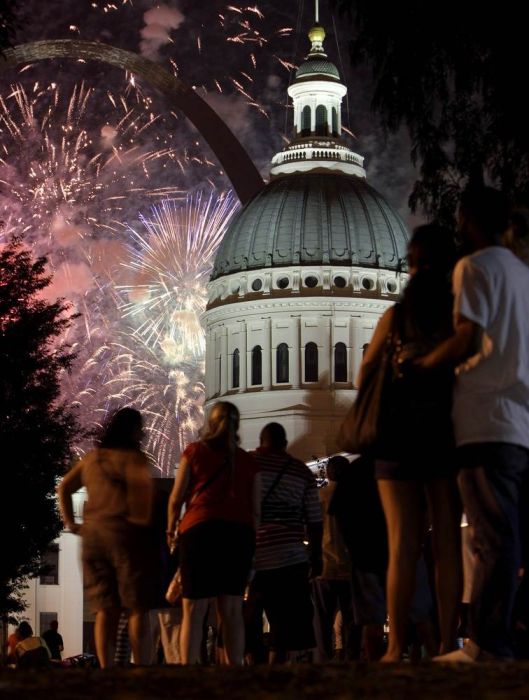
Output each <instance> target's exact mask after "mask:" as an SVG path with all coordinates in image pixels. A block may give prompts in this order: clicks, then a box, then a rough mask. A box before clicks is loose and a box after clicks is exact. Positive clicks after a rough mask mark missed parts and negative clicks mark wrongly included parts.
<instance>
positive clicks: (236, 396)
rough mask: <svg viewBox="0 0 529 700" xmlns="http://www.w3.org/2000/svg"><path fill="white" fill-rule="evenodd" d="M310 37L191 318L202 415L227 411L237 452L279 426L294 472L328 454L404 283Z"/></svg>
mask: <svg viewBox="0 0 529 700" xmlns="http://www.w3.org/2000/svg"><path fill="white" fill-rule="evenodd" d="M324 38H325V32H324V29H323V28H322V27H321V26H319V25H316V26H314V27H313V28H312V29H311V31H310V32H309V39H310V41H311V50H310V53H309V55H308V57H307V59H306V60H305V61H304V62H303V63H302V65H301V66H300V68H299V69H298V71H297V73H296V77H295V80H294V82H293V83H292V85H291V86H290V87H289V88H288V93H289V95H290V97H291V98H292V101H293V108H294V109H293V112H294V134H293V139H292V141H291V142H290V143H289V144H288V145H287V146H286V147H285V148H284V149H283V150H282V151H281V152H280V153H278V154H276V155H275V156H274V158H273V159H272V164H271V169H270V181H269V183H268V184H267V185H266V186H265V187H264V188H263V189H262V190H261V191H260V192H259V193H258V194H257V195H256V196H255V197H254V198H253V199H252V200H251V201H250V202H249V203H248V204H246V206H245V207H244V208H243V209H242V210H241V211H240V212H239V213H238V215H237V216H236V218H235V219H234V220H233V222H232V224H231V226H230V228H229V230H228V231H227V233H226V235H225V237H224V240H223V242H222V243H221V246H220V248H219V251H218V253H217V256H216V260H215V265H214V270H213V273H212V276H211V280H210V283H209V286H208V294H209V297H208V305H207V309H206V312H205V313H204V317H203V321H204V324H205V329H206V397H207V407H209V406H211V405H212V404H213V403H214V402H215V401H217V400H220V399H225V400H229V401H232V402H233V403H235V404H236V405H237V406H238V408H239V410H240V412H241V419H242V420H241V444H242V446H243V447H244V448H247V449H251V448H254V447H256V446H257V444H258V438H259V432H260V430H261V428H262V427H263V426H264V425H265V424H266V423H268V422H270V421H277V422H279V423H282V424H283V425H284V427H285V429H286V431H287V435H288V438H289V450H290V451H291V452H292V453H293V454H294V455H296V456H297V457H300V458H301V459H303V460H305V461H308V460H310V459H312V458H313V457H318V458H321V457H323V456H325V455H329V454H332V453H333V452H335V451H336V449H337V445H336V433H337V430H338V427H339V425H340V423H341V420H342V418H343V416H344V414H345V412H346V411H347V409H348V408H349V406H350V405H351V402H352V401H353V399H354V396H355V376H356V374H357V371H358V368H359V366H360V363H361V360H362V353H363V351H364V349H365V347H366V345H367V344H368V343H369V341H370V338H371V335H372V333H373V329H374V327H375V325H376V323H377V321H378V319H379V317H380V316H381V315H382V313H383V312H384V311H385V309H386V308H387V307H388V306H390V305H391V304H392V303H393V302H395V300H396V299H397V298H398V295H399V293H400V291H401V286H402V285H403V283H404V282H405V280H406V277H407V276H406V274H405V270H406V248H407V241H408V232H407V230H406V226H405V225H404V223H403V221H402V220H401V218H400V217H399V215H398V214H397V212H396V211H395V210H394V209H393V208H392V207H391V205H390V204H389V203H388V202H387V201H386V200H385V199H384V197H383V196H382V195H381V194H380V193H378V192H377V191H376V190H374V189H373V188H372V187H371V186H370V185H369V184H368V183H367V181H366V172H365V170H364V167H363V160H364V159H363V158H362V156H360V155H358V154H357V153H354V152H353V151H352V150H351V149H350V148H349V147H348V145H347V144H346V142H345V141H344V140H343V139H342V135H341V133H342V126H341V103H342V99H343V97H344V95H345V94H346V91H347V89H346V87H345V85H343V84H342V83H341V81H340V75H339V72H338V69H337V68H336V66H335V65H334V64H333V63H331V62H330V61H329V59H328V58H327V55H326V54H325V52H324V48H323V40H324Z"/></svg>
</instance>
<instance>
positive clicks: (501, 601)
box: [417, 187, 529, 661]
mask: <svg viewBox="0 0 529 700" xmlns="http://www.w3.org/2000/svg"><path fill="white" fill-rule="evenodd" d="M507 211H508V210H507V206H506V202H505V200H504V198H503V195H501V193H499V192H497V191H496V190H493V189H491V188H485V187H483V188H481V189H480V190H479V191H476V190H471V191H470V190H469V191H467V192H465V193H464V195H463V197H462V199H461V203H460V209H459V229H460V233H461V235H462V237H463V239H464V242H465V244H467V245H468V246H469V248H470V249H472V250H473V251H474V252H473V253H472V254H471V255H468V256H466V257H464V258H462V259H461V260H460V261H459V263H458V264H457V265H456V268H455V270H454V276H453V287H454V324H455V333H454V335H453V336H452V337H451V338H449V339H448V340H447V341H445V342H444V343H442V344H441V345H440V346H439V347H438V348H436V349H435V350H434V351H433V352H431V353H430V354H429V355H427V356H426V357H424V358H422V359H421V360H419V361H418V362H417V364H418V365H419V366H421V367H422V368H423V369H425V370H427V369H429V368H431V367H434V366H437V365H439V364H442V363H446V362H451V363H453V364H454V365H455V366H456V367H457V369H456V374H457V381H456V387H455V391H454V405H453V420H454V429H455V434H456V441H457V446H458V452H459V461H460V466H461V471H460V474H459V486H460V491H461V497H462V500H463V506H464V509H465V512H466V513H467V516H468V519H469V522H470V524H471V525H472V527H473V546H474V550H475V554H476V568H475V573H474V583H473V588H472V596H471V602H470V611H469V613H470V615H469V635H470V641H469V643H468V644H467V645H466V646H465V648H464V649H461V650H458V651H455V652H452V653H451V654H446V655H445V656H443V657H438V660H440V661H475V660H477V659H486V658H510V657H512V651H511V648H510V632H511V617H512V609H513V602H514V596H515V592H516V586H517V573H518V568H519V565H520V535H519V520H518V506H519V504H518V501H519V491H520V483H521V480H522V477H523V475H524V473H525V472H526V471H527V470H528V468H529V268H528V267H527V266H526V265H524V264H523V263H522V262H521V261H520V260H519V259H518V258H517V257H516V256H515V255H514V254H513V253H512V252H511V251H510V250H508V249H507V248H504V247H503V246H501V242H500V241H501V235H502V234H503V232H504V231H505V229H506V227H507Z"/></svg>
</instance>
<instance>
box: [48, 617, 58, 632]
mask: <svg viewBox="0 0 529 700" xmlns="http://www.w3.org/2000/svg"><path fill="white" fill-rule="evenodd" d="M58 629H59V623H58V622H57V620H52V621H51V622H50V630H53V631H54V632H57V630H58Z"/></svg>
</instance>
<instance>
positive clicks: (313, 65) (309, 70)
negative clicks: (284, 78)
mask: <svg viewBox="0 0 529 700" xmlns="http://www.w3.org/2000/svg"><path fill="white" fill-rule="evenodd" d="M315 76H322V77H323V79H324V80H328V79H329V78H331V79H332V80H340V74H339V73H338V68H336V66H335V65H334V63H331V62H330V61H327V60H326V59H325V58H310V57H309V58H308V59H307V60H306V61H304V62H303V63H302V64H301V65H300V67H299V68H298V69H297V71H296V80H299V79H300V78H309V77H310V78H314V77H315Z"/></svg>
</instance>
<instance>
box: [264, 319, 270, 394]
mask: <svg viewBox="0 0 529 700" xmlns="http://www.w3.org/2000/svg"><path fill="white" fill-rule="evenodd" d="M262 378H263V389H264V390H265V391H269V390H270V389H271V388H272V321H271V319H270V318H265V319H264V342H263V377H262Z"/></svg>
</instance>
